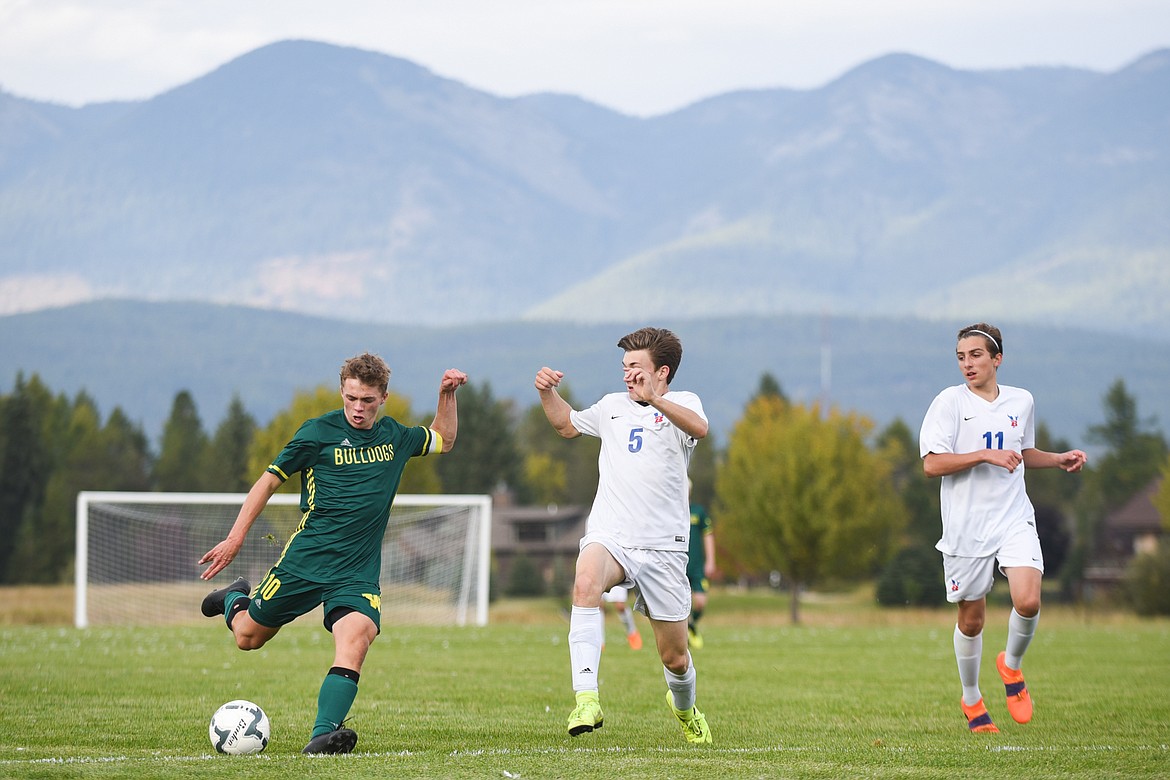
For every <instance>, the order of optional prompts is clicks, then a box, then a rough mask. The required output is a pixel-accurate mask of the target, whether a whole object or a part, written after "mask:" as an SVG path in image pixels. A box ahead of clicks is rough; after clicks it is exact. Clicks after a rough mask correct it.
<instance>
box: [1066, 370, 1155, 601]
mask: <svg viewBox="0 0 1170 780" xmlns="http://www.w3.org/2000/svg"><path fill="white" fill-rule="evenodd" d="M1102 401H1103V405H1104V412H1105V421H1104V422H1103V423H1101V424H1100V425H1094V426H1090V428H1089V432H1088V440H1089V441H1090V442H1092V443H1094V444H1099V445H1102V446H1103V447H1104V451H1103V452H1102V453H1100V454H1094V455H1093V457H1092V459H1091V460H1090V461H1089V467H1088V468H1087V469H1086V470H1085V474H1084V475H1083V483H1084V484H1083V485H1082V486H1081V488H1080V491H1079V493H1078V495H1077V499H1076V511H1075V526H1076V527H1075V531H1074V534H1073V541H1072V543H1071V545H1070V550H1069V555H1068V560H1067V561H1066V563H1065V565H1064V568H1063V570H1062V571H1061V583H1062V587H1063V590H1064V591H1065V594H1066V595H1067V596H1069V597H1073V596H1075V595H1076V594H1077V592H1078V591H1079V588H1080V584H1081V580H1082V576H1083V573H1084V568H1085V565H1086V564H1087V562H1088V561H1089V559H1090V558H1091V557H1092V554H1093V551H1094V550H1095V549H1097V546H1098V544H1099V541H1100V539H1099V537H1100V529H1101V523H1102V520H1103V519H1104V517H1105V515H1106V514H1108V513H1109V512H1110V511H1112V510H1113V509H1116V508H1117V507H1119V506H1121V505H1122V504H1124V503H1125V502H1126V501H1127V500H1128V499H1129V498H1130V497H1132V496H1133V495H1134V494H1135V493H1137V492H1138V491H1139V490H1141V489H1142V488H1143V487H1145V486H1146V485H1147V484H1149V483H1150V481H1151V480H1153V479H1155V478H1156V477H1157V474H1158V470H1159V468H1160V467H1161V465H1162V463H1163V461H1165V460H1166V455H1167V448H1166V440H1165V439H1164V438H1163V437H1162V434H1161V433H1158V432H1157V431H1155V430H1152V424H1153V422H1152V420H1142V418H1141V417H1140V416H1139V414H1138V410H1137V401H1136V399H1134V397H1133V396H1131V395H1130V394H1129V391H1128V390H1126V387H1125V382H1124V381H1123V380H1121V379H1118V380H1116V381H1115V382H1114V383H1113V384H1112V385H1110V387H1109V390H1108V391H1107V392H1106V393H1105V396H1104V397H1103V399H1102Z"/></svg>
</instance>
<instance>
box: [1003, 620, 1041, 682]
mask: <svg viewBox="0 0 1170 780" xmlns="http://www.w3.org/2000/svg"><path fill="white" fill-rule="evenodd" d="M1039 622H1040V613H1036V614H1035V615H1033V616H1032V617H1030V618H1026V617H1024V616H1023V615H1021V614H1020V613H1019V612H1016V611H1015V609H1013V610H1012V614H1011V617H1009V618H1008V635H1007V647H1006V648H1005V649H1004V654H1003V662H1004V664H1006V665H1007V668H1009V669H1017V670H1018V669H1019V668H1020V666H1022V665H1023V663H1024V651H1025V650H1027V649H1028V645H1029V644H1031V643H1032V637H1033V636H1035V635H1036V624H1037V623H1039Z"/></svg>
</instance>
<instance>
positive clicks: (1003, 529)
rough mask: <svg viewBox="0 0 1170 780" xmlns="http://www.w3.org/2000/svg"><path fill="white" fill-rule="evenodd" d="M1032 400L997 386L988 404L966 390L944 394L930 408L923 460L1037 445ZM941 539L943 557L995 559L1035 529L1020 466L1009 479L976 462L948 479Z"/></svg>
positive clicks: (944, 488)
mask: <svg viewBox="0 0 1170 780" xmlns="http://www.w3.org/2000/svg"><path fill="white" fill-rule="evenodd" d="M1033 417H1034V410H1033V400H1032V394H1031V393H1029V392H1028V391H1027V390H1023V389H1021V388H1018V387H1008V386H1006V385H1000V386H999V395H998V396H997V397H996V399H995V400H994V401H986V400H984V399H983V398H980V397H979V396H977V395H976V394H975V393H973V392H972V391H971V389H970V388H968V387H967V385H965V384H962V385H955V386H954V387H948V388H947V389H946V390H943V391H942V392H941V393H939V394H938V395H937V396H936V397H935V399H934V401H933V402H932V403H931V404H930V409H928V410H927V412H926V417H925V419H923V421H922V430H921V432H920V433H919V437H918V447H919V450H920V455H921V456H922V457H923V458H925V457H926V456H927V455H928V454H929V453H932V452H934V453H938V454H954V455H961V454H965V453H968V452H976V451H978V450H983V449H1001V450H1015V451H1016V452H1020V453H1022V452H1023V451H1024V450H1026V449H1031V448H1034V447H1035V446H1036V429H1035V422H1034V419H1033ZM939 497H940V499H941V503H942V528H943V532H942V538H941V539H940V540H939V542H938V544H936V545H935V547H937V548H938V549H939V550H940V551H942V552H943V553H945V554H947V555H961V556H967V557H983V556H987V555H994V554H995V553H996V552H997V551H998V550H999V547H1000V545H1001V544H1002V543H1003V542H1004V540H1005V539H1007V538H1009V537H1011V536H1013V535H1014V534H1017V533H1020V532H1021V531H1026V530H1028V527H1029V526H1030V527H1031V530H1032V531H1033V533H1034V532H1035V530H1036V512H1035V510H1034V509H1033V508H1032V502H1031V501H1029V500H1028V494H1027V493H1026V492H1025V490H1024V464H1023V463H1021V464H1020V465H1019V466H1017V467H1016V470H1015V471H1013V472H1009V471H1008V470H1007V469H1005V468H1001V467H999V466H993V465H991V464H989V463H980V464H979V465H977V466H974V467H973V468H970V469H967V470H965V471H960V472H958V473H956V474H948V475H947V476H944V477H943V478H942V487H941V488H940V489H939Z"/></svg>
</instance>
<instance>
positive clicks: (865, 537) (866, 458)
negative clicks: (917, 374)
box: [716, 396, 905, 623]
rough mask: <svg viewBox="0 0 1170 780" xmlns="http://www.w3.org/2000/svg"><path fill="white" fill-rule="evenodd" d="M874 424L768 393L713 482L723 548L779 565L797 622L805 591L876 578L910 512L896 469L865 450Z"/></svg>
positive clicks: (754, 568)
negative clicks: (835, 579)
mask: <svg viewBox="0 0 1170 780" xmlns="http://www.w3.org/2000/svg"><path fill="white" fill-rule="evenodd" d="M870 428H871V423H870V422H869V421H868V420H865V419H864V418H861V417H858V416H855V415H852V414H848V415H846V414H841V413H840V412H838V411H836V410H833V411H831V412H830V413H829V414H828V415H826V416H822V414H821V411H820V409H819V407H816V406H813V407H807V406H803V405H798V404H788V403H785V402H784V401H783V400H781V399H780V398H777V397H775V396H763V397H760V398H757V399H756V400H754V401H752V402H751V403H749V404H748V407H747V409H746V411H745V413H744V416H743V417H742V418H741V419H740V421H739V422H738V423H736V426H735V428H734V430H733V432H732V434H731V438H730V441H729V443H728V447H727V462H726V464H725V465H724V467H723V468H722V469H721V471H720V473H719V478H718V480H717V483H716V493H717V496H718V501H719V506H720V514H719V529H720V530H719V534H720V542H719V543H720V547H721V549H723V550H724V551H725V552H726V553H727V554H728V555H729V556H730V557H732V558H733V559H734V560H735V561H737V562H738V564H739V565H740V566H741V567H742V568H743V569H745V570H746V571H748V572H749V573H754V574H763V573H767V572H769V571H771V570H773V569H779V570H780V571H781V572H782V573H783V574H785V575H786V576H787V579H788V582H789V584H790V588H791V591H792V620H793V622H794V623H795V622H799V620H800V591H801V589H803V588H804V587H806V586H809V585H812V584H814V583H817V582H818V581H820V580H821V579H823V578H827V577H832V576H851V577H857V576H859V575H860V574H862V573H864V574H866V575H869V574H872V573H873V572H874V571H876V568H877V567H878V566H880V565H881V564H882V563H884V562H885V560H886V559H887V558H888V557H889V555H890V554H892V552H893V551H894V549H896V546H897V545H896V542H897V539H898V537H899V534H900V533H901V530H902V521H903V516H904V514H905V509H904V508H903V507H902V506H901V502H900V501H899V499H898V496H897V495H896V493H895V492H894V489H893V487H892V485H891V483H890V473H891V471H892V465H891V463H890V461H889V460H888V459H887V458H886V457H885V456H884V455H883V454H881V453H879V452H875V451H873V450H871V449H870V448H869V447H868V446H866V442H865V438H866V436H867V435H868V433H869V431H870Z"/></svg>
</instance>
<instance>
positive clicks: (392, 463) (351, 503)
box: [199, 353, 467, 753]
mask: <svg viewBox="0 0 1170 780" xmlns="http://www.w3.org/2000/svg"><path fill="white" fill-rule="evenodd" d="M466 381H467V375H466V374H464V373H463V372H462V371H458V370H456V369H448V370H447V371H446V372H445V373H444V374H443V378H442V380H441V382H440V384H439V401H438V409H437V411H436V412H435V419H434V422H432V423H431V425H430V427H424V426H415V427H407V426H405V425H403V424H401V423H399V422H398V421H397V420H395V419H393V418H391V417H382V418H381V419H379V418H378V412H379V410H380V409H381V408H382V405H383V404H384V403H385V402H386V398H387V396H388V393H387V387H388V385H389V382H390V369H389V368H388V367H387V366H386V363H385V362H384V361H383V360H382V358H380V357H378V356H377V355H371V354H369V353H366V354H363V355H358V356H357V357H354V358H350V359H349V360H347V361H345V363H344V364H343V365H342V367H341V401H342V408H341V409H338V410H335V411H332V412H329V413H328V414H324V415H322V416H321V417H317V418H314V419H311V420H307V421H306V422H304V423H303V424H302V425H301V427H300V429H299V430H298V431H297V432H296V435H295V436H293V439H292V441H290V442H289V443H288V444H287V445H285V447H284V449H283V450H282V451H281V453H280V454H279V455H277V457H276V460H274V461H273V462H272V465H271V466H269V467H268V469H267V471H265V472H264V474H262V475H261V476H260V478H259V479H258V480H256V483H255V484H254V485H253V486H252V489H251V490H250V491H249V492H248V496H247V498H245V499H244V503H243V506H241V507H240V512H239V515H238V516H237V517H236V522H235V524H234V525H233V526H232V529H231V531H230V532H229V533H228V535H227V538H226V539H224V540H223V541H222V542H220V543H219V544H217V545H216V546H215V547H213V548H212V549H211V550H210V551H208V552H207V554H206V555H204V556H203V557H202V558H201V559H200V560H199V563H200V564H210V565H209V566H208V567H207V569H206V570H205V571H204V572H203V575H202V576H203V579H205V580H210V579H211V578H212V577H214V576H215V575H216V574H218V573H219V572H220V571H222V570H223V569H224V568H225V567H226V566H227V565H228V564H230V563H231V562H232V560H233V559H235V557H236V555H237V554H238V553H239V551H240V547H241V546H242V545H243V543H244V538H245V537H246V536H247V534H248V530H249V529H250V528H251V527H252V524H253V523H254V522H255V521H256V518H258V517H259V516H260V513H261V512H262V511H263V510H264V507H265V506H267V504H268V500H269V499H270V498H271V497H272V495H273V494H274V493H275V492H276V489H277V488H279V487H280V485H281V484H283V483H284V482H285V481H286V480H287V479H288V478H289V477H290V476H292V475H293V474H296V473H297V472H300V474H301V511H302V512H304V515H303V517H302V518H301V522H300V524H299V525H298V526H297V528H296V530H295V531H294V532H293V534H292V536H291V537H289V540H288V542H287V543H286V544H285V547H284V551H283V552H282V553H281V555H280V558H279V560H277V562H276V565H275V566H273V567H272V568H271V569H270V570H269V571H268V574H267V575H265V577H264V579H262V580H261V581H260V584H259V585H258V586H257V587H256V589H255V591H253V590H252V586H251V584H250V583H248V581H247V580H245V579H244V578H243V577H241V578H239V579H237V580H236V581H235V582H233V583H231V584H230V585H228V586H227V587H224V588H220V589H218V590H214V591H212V592H211V593H209V594H208V595H207V597H206V598H205V599H204V600H203V605H202V611H203V614H204V615H206V616H207V617H217V616H223V617H224V619H225V620H226V621H227V625H228V628H229V629H230V630H231V632H232V634H233V635H234V636H235V639H236V646H237V647H239V648H240V649H241V650H255V649H257V648H260V647H263V646H264V645H265V643H267V642H268V640H270V639H272V637H274V636H276V633H277V632H278V631H279V630H280V628H281V626H284V625H286V624H288V623H290V622H292V621H293V620H294V619H296V618H297V617H300V616H301V615H304V614H305V613H307V612H310V611H312V610H313V609H316V607H317V605H319V604H322V605H324V613H325V621H324V622H325V628H326V629H327V630H328V631H330V632H332V634H333V644H334V647H335V651H334V657H333V666H332V668H330V670H329V673H328V674H327V675H326V676H325V680H324V682H322V683H321V690H320V693H319V695H318V698H317V720H316V722H315V723H314V724H313V732H312V734H311V735H310V738H309V743H308V745H306V746H305V748H304V750H303V751H302V752H305V753H349V752H350V751H352V750H353V749H354V747H355V746H356V745H357V733H356V732H354V731H353V730H352V729H348V728H343V727H342V723H343V722H344V720H345V716H346V715H347V714H349V710H350V707H351V706H352V705H353V702H354V699H355V698H356V697H357V687H358V678H359V676H360V673H361V668H362V663H363V662H364V661H365V658H366V653H367V652H368V651H369V649H370V644H371V643H373V641H374V638H375V637H377V635H378V633H379V632H380V631H381V587H380V585H379V583H378V580H379V576H380V574H381V569H382V537H383V536H384V535H385V533H386V524H387V521H388V520H389V517H390V507H391V505H392V504H393V502H394V496H395V494H396V493H397V492H398V484H399V482H400V481H401V478H402V470H403V468H404V467H405V466H406V462H407V461H408V460H409V459H410V458H412V457H415V456H425V455H431V454H438V453H442V452H447V451H449V450H450V449H451V447H452V446H453V445H454V443H455V435H456V432H457V430H458V413H457V409H456V403H455V391H456V390H457V389H458V388H459V386H460V385H462V384H464V383H465V382H466ZM249 593H251V597H249Z"/></svg>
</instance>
